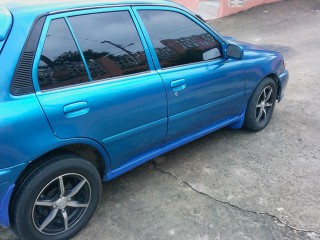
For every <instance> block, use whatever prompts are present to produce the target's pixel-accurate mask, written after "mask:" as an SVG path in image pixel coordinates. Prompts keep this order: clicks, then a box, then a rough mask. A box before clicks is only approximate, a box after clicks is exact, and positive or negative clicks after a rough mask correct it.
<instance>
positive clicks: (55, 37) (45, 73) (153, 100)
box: [33, 7, 167, 170]
mask: <svg viewBox="0 0 320 240" xmlns="http://www.w3.org/2000/svg"><path fill="white" fill-rule="evenodd" d="M131 11H132V10H131V9H130V8H129V7H118V8H108V9H99V10H92V9H91V10H86V11H74V12H71V13H61V14H57V15H52V16H48V17H47V20H46V23H45V25H44V29H45V30H44V32H43V33H42V36H41V38H40V45H39V48H38V50H37V53H36V62H35V64H34V70H33V71H34V72H33V75H34V81H35V88H36V95H37V97H38V100H39V102H40V103H41V106H42V108H43V110H44V112H45V114H46V116H47V118H48V120H49V122H50V124H51V127H52V130H53V131H54V133H55V134H56V136H57V137H58V138H63V139H66V138H78V137H84V138H91V139H94V140H96V141H98V142H99V143H101V144H102V145H103V146H104V147H105V148H106V150H107V152H108V154H109V157H110V160H111V167H112V169H115V168H119V167H120V166H121V165H124V164H126V163H128V161H131V160H132V159H134V158H136V157H139V156H140V155H142V154H144V153H146V152H148V151H149V150H150V149H154V148H157V147H159V146H160V145H161V144H162V143H163V141H164V140H165V136H166V133H167V102H166V93H165V88H164V85H163V81H162V79H161V78H160V76H159V74H158V73H157V72H156V71H155V69H154V67H153V63H152V60H151V57H150V53H149V52H148V50H147V46H146V43H145V41H144V40H143V39H141V38H140V34H141V30H140V29H138V28H136V26H135V21H136V20H133V18H132V15H131ZM47 29H48V30H47ZM112 169H111V170H112Z"/></svg>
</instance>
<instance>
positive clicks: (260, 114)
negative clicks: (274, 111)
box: [257, 108, 262, 122]
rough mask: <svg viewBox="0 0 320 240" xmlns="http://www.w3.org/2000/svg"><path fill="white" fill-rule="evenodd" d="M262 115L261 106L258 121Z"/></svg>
mask: <svg viewBox="0 0 320 240" xmlns="http://www.w3.org/2000/svg"><path fill="white" fill-rule="evenodd" d="M261 116H262V108H260V110H259V114H258V116H257V121H258V122H259V121H260V118H261Z"/></svg>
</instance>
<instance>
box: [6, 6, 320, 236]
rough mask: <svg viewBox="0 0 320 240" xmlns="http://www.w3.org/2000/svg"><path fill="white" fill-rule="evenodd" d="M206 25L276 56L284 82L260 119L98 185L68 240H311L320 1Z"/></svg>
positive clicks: (319, 201)
mask: <svg viewBox="0 0 320 240" xmlns="http://www.w3.org/2000/svg"><path fill="white" fill-rule="evenodd" d="M210 24H212V25H213V26H214V27H215V28H216V29H217V30H219V31H220V32H221V33H222V34H224V35H230V36H233V37H235V38H237V39H239V40H242V41H247V42H251V43H255V44H259V45H263V46H267V47H268V48H270V49H275V50H277V51H280V52H282V53H283V54H284V55H285V57H286V67H287V69H288V70H289V71H290V82H289V85H288V88H287V90H286V95H285V99H284V100H283V101H282V102H281V103H279V104H278V105H277V106H276V108H275V112H274V116H273V118H272V120H271V122H270V124H269V126H268V127H267V128H266V129H265V130H263V131H262V132H259V133H248V132H246V131H244V130H230V129H222V130H220V131H218V132H215V133H213V134H210V135H208V136H206V137H204V138H201V139H199V140H197V141H195V142H193V143H190V144H188V145H186V146H184V147H181V148H179V149H177V150H175V151H172V152H170V153H168V154H166V155H164V156H162V157H159V158H157V159H155V160H154V161H152V162H150V163H147V164H144V165H143V166H141V167H139V168H137V169H135V170H133V171H131V172H129V173H128V174H125V175H123V176H121V177H119V178H117V179H115V180H113V181H111V182H109V183H106V184H104V189H103V196H102V200H101V202H100V205H99V207H98V209H97V211H96V214H95V215H94V217H93V219H92V220H91V221H90V223H89V224H88V225H87V226H86V227H85V228H84V229H83V231H82V232H81V233H80V234H79V235H78V236H77V237H75V238H74V239H77V240H80V239H81V240H82V239H95V240H100V239H101V240H102V239H103V240H108V239H110V240H111V239H117V240H118V239H119V240H120V239H123V240H128V239H137V240H138V239H143V240H144V239H146V240H149V239H164V240H167V239H183V240H185V239H191V240H197V239H203V240H207V239H237V240H239V239H240V240H241V239H259V240H263V239H268V240H269V239H290V240H292V239H320V185H319V183H320V98H319V96H320V83H319V81H320V79H319V76H320V67H319V66H320V47H319V44H320V33H319V31H320V0H318V1H317V0H308V1H301V0H288V1H283V2H279V3H275V4H270V5H265V6H262V7H258V8H254V9H251V10H249V11H246V12H243V13H240V14H237V15H234V16H231V17H226V18H222V19H217V20H214V21H213V22H211V23H210ZM15 238H16V237H15V235H14V234H13V233H12V231H11V230H5V229H0V239H2V240H4V239H15Z"/></svg>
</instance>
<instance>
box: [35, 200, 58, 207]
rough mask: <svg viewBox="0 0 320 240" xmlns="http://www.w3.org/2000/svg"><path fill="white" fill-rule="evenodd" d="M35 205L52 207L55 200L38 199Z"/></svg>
mask: <svg viewBox="0 0 320 240" xmlns="http://www.w3.org/2000/svg"><path fill="white" fill-rule="evenodd" d="M35 205H37V206H46V207H52V206H53V205H54V202H51V201H48V200H47V201H36V202H35Z"/></svg>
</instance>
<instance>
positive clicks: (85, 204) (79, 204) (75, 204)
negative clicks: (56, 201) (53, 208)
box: [67, 201, 89, 208]
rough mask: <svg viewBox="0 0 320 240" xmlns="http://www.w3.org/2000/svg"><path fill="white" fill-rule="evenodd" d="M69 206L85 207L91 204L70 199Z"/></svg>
mask: <svg viewBox="0 0 320 240" xmlns="http://www.w3.org/2000/svg"><path fill="white" fill-rule="evenodd" d="M67 206H68V207H76V208H83V207H88V206H89V204H87V203H79V202H77V201H70V202H68V203H67Z"/></svg>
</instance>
